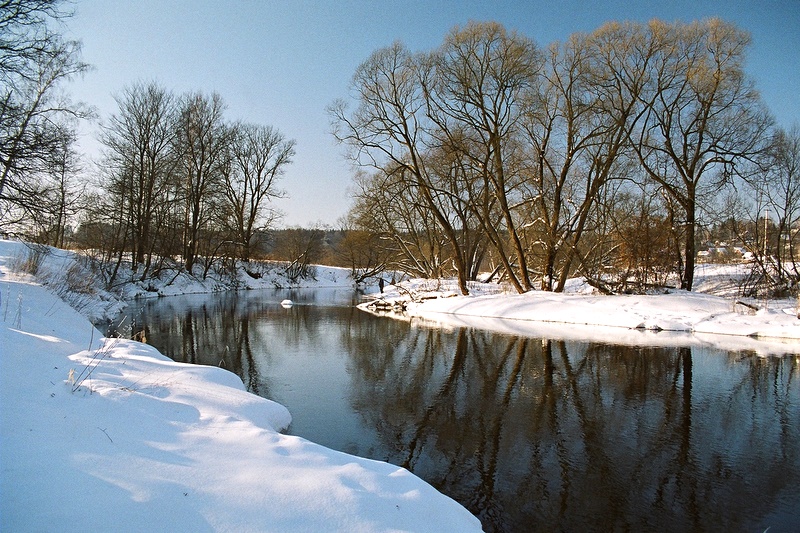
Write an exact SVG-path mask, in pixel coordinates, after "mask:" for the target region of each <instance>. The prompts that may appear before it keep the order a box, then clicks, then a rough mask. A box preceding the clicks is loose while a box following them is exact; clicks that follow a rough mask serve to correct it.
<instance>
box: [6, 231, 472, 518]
mask: <svg viewBox="0 0 800 533" xmlns="http://www.w3.org/2000/svg"><path fill="white" fill-rule="evenodd" d="M19 249H20V245H18V244H16V243H9V242H8V241H0V296H1V297H2V300H0V319H1V320H0V406H1V408H0V493H1V494H2V495H3V497H2V498H1V499H0V524H1V525H2V527H1V529H2V530H3V531H192V532H198V531H348V532H351V531H432V532H433V531H437V532H438V531H454V532H455V531H459V532H460V531H479V530H480V523H479V522H478V520H477V519H476V518H475V517H473V516H472V515H471V514H470V513H469V512H467V511H466V510H465V509H464V508H463V507H461V506H460V505H459V504H457V503H456V502H454V501H453V500H451V499H450V498H448V497H446V496H444V495H442V494H440V493H439V492H438V491H436V490H435V489H433V488H432V487H431V486H430V485H428V484H427V483H425V482H424V481H422V480H420V479H419V478H417V477H416V476H414V475H412V474H410V473H409V472H408V471H407V470H405V469H402V468H398V467H396V466H392V465H389V464H387V463H382V462H378V461H371V460H367V459H362V458H358V457H354V456H351V455H347V454H344V453H340V452H336V451H333V450H330V449H327V448H324V447H322V446H319V445H316V444H314V443H311V442H308V441H306V440H304V439H301V438H298V437H293V436H287V435H283V434H281V433H279V430H281V429H282V428H285V427H286V426H287V425H288V424H289V422H290V420H291V418H290V416H289V413H288V412H287V411H286V409H285V408H284V407H282V406H280V405H278V404H276V403H274V402H271V401H269V400H266V399H263V398H260V397H258V396H255V395H252V394H249V393H247V392H245V391H244V388H243V385H242V383H241V381H240V380H239V378H238V377H236V376H235V375H234V374H231V373H230V372H227V371H225V370H222V369H219V368H215V367H200V366H194V365H184V364H179V363H175V362H173V361H171V360H169V359H168V358H166V357H165V356H163V355H161V354H160V353H158V352H157V351H156V350H155V349H153V348H152V347H150V346H147V345H145V344H141V343H137V342H133V341H127V340H118V339H101V338H100V334H99V332H98V331H96V330H95V329H94V328H93V326H92V325H91V324H90V322H89V321H88V320H87V319H86V318H84V317H83V316H81V315H80V314H78V313H77V312H76V311H75V310H74V309H72V308H70V307H69V306H68V305H66V304H65V303H64V302H63V301H62V300H61V299H59V298H58V297H57V296H55V295H54V294H52V293H51V292H48V291H47V290H45V289H44V288H43V287H41V286H39V285H37V284H36V283H34V282H33V281H32V280H31V279H30V278H29V277H27V276H17V275H15V274H13V273H10V272H9V270H8V263H9V261H12V260H15V258H18V253H19ZM87 306H88V303H87ZM87 308H88V307H87Z"/></svg>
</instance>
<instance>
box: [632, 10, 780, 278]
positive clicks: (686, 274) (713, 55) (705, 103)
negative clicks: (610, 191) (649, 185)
mask: <svg viewBox="0 0 800 533" xmlns="http://www.w3.org/2000/svg"><path fill="white" fill-rule="evenodd" d="M647 35H648V39H649V40H650V41H651V42H652V43H653V44H652V47H653V48H654V49H656V50H658V52H659V53H658V54H657V55H656V56H654V57H653V59H652V61H651V64H650V65H649V69H650V72H651V76H650V79H649V82H648V84H647V85H646V87H645V90H644V91H643V93H642V97H641V103H642V104H643V105H644V106H645V108H646V115H645V116H644V117H643V120H642V121H641V122H640V124H639V127H638V128H637V129H636V130H635V131H634V132H633V134H632V135H631V141H632V145H633V147H634V148H635V150H636V153H637V154H638V157H639V160H640V162H641V164H642V166H643V167H644V169H645V170H646V172H647V174H648V175H649V177H650V178H651V179H652V180H654V181H655V182H657V183H658V184H659V185H660V186H661V187H663V189H664V191H666V193H667V194H669V196H670V197H671V198H672V200H673V202H674V207H676V208H677V209H679V210H680V211H679V213H678V219H677V220H676V228H679V229H680V230H681V231H680V237H681V241H682V243H683V244H682V264H681V265H679V273H680V278H681V288H684V289H687V290H691V289H692V285H693V282H694V264H695V255H696V243H695V240H696V239H695V234H696V227H697V217H698V211H699V209H700V208H701V205H702V202H701V198H702V196H703V194H704V191H706V193H708V192H710V191H712V190H714V189H718V188H719V187H720V186H721V185H722V184H723V183H725V182H726V181H727V178H728V177H730V176H731V175H733V173H734V172H735V169H736V166H737V165H741V164H742V163H745V162H746V161H748V160H752V159H753V158H754V157H755V156H756V155H757V154H758V153H759V152H761V151H763V149H764V147H765V146H766V143H765V142H764V141H765V135H766V133H767V132H768V130H769V128H770V127H771V125H772V119H771V117H770V116H769V114H768V113H767V112H766V110H765V108H764V106H763V104H762V102H761V100H760V97H759V95H758V92H757V91H756V90H755V88H754V86H753V83H752V81H751V80H750V79H749V78H748V77H747V75H746V74H745V72H744V59H745V52H746V49H747V46H748V44H749V42H750V38H749V36H748V35H747V34H746V33H745V32H743V31H742V30H739V29H738V28H736V27H735V26H733V25H732V24H729V23H726V22H723V21H721V20H719V19H710V20H706V21H703V22H694V23H691V24H681V23H676V24H673V25H669V24H666V23H663V22H661V21H657V20H656V21H652V22H651V23H650V24H649V25H648V34H647Z"/></svg>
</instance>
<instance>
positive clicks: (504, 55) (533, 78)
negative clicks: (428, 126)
mask: <svg viewBox="0 0 800 533" xmlns="http://www.w3.org/2000/svg"><path fill="white" fill-rule="evenodd" d="M428 62H429V65H430V67H429V69H428V71H427V72H426V73H425V76H424V79H423V82H424V88H425V94H426V96H427V100H426V103H427V112H428V115H429V116H430V117H431V119H432V120H433V122H434V123H435V125H436V128H437V129H436V131H434V137H435V138H439V139H441V141H440V142H441V143H442V144H443V145H444V146H445V147H449V148H450V149H451V150H453V151H456V152H460V153H461V154H463V155H464V156H466V158H468V162H469V165H468V166H465V167H462V168H465V169H466V170H467V172H466V173H462V174H459V173H455V174H453V176H467V177H469V178H471V179H473V180H477V181H478V182H479V183H480V185H481V186H482V188H483V192H482V193H481V194H480V198H481V199H482V200H483V201H482V203H481V204H480V206H481V211H482V214H483V226H482V229H483V231H484V232H485V234H486V236H487V237H488V239H489V241H490V242H491V243H492V245H493V246H494V249H495V251H496V252H497V256H498V258H499V260H500V261H501V262H502V264H503V267H504V269H505V273H506V275H507V276H508V279H509V280H510V282H511V284H512V285H513V286H514V287H515V288H516V289H517V290H518V291H519V292H524V291H526V290H529V289H531V288H532V287H533V284H532V282H531V277H530V272H529V267H528V254H527V249H526V246H525V244H524V239H523V236H522V231H521V227H520V223H521V222H520V220H519V218H518V217H517V216H516V214H515V211H516V208H517V206H518V204H519V203H520V201H521V199H522V194H521V193H520V186H521V183H522V179H523V177H522V173H521V165H520V161H521V160H522V159H523V157H522V154H521V153H520V145H519V143H518V142H517V139H518V138H519V136H520V135H521V133H522V131H523V117H524V102H525V98H526V95H527V94H528V93H529V92H530V91H531V90H532V89H533V87H534V86H535V84H536V82H537V76H538V73H539V70H540V68H541V56H540V54H539V51H538V48H537V47H536V45H535V44H534V43H533V41H531V40H530V39H528V38H526V37H524V36H522V35H519V34H516V33H513V32H507V31H506V30H505V28H504V27H503V26H501V25H500V24H497V23H477V22H471V23H469V24H467V25H466V26H465V27H463V28H458V27H456V28H454V29H453V30H452V31H451V32H450V33H449V34H448V35H447V36H446V37H445V40H444V43H443V45H442V46H441V47H440V48H439V49H437V50H436V51H434V52H433V53H432V54H431V55H430V56H429V58H428ZM495 214H497V215H499V217H496V216H494V215H495Z"/></svg>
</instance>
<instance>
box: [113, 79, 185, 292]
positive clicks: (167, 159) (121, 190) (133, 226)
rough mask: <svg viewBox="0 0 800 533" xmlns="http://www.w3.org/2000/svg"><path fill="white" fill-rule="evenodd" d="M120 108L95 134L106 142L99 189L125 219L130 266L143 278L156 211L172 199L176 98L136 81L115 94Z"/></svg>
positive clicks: (159, 229)
mask: <svg viewBox="0 0 800 533" xmlns="http://www.w3.org/2000/svg"><path fill="white" fill-rule="evenodd" d="M116 101H117V105H118V106H119V111H118V113H117V114H114V115H112V116H111V117H110V119H109V120H108V122H107V123H106V124H105V126H104V127H103V131H102V134H101V137H100V140H101V142H102V143H103V144H104V145H105V147H106V151H105V155H104V160H105V163H104V167H105V168H106V171H107V179H108V180H113V181H114V182H116V183H115V184H112V183H108V182H107V183H106V184H105V186H104V188H105V189H106V190H108V191H109V193H112V194H113V195H114V197H115V198H116V200H115V204H116V205H115V209H117V210H120V212H121V214H122V215H123V216H122V219H123V220H124V221H125V230H124V231H125V233H126V235H128V238H127V239H126V240H127V242H128V243H129V246H130V248H131V250H132V252H133V255H132V258H133V266H134V270H136V268H137V265H143V266H144V268H143V269H142V272H141V278H142V279H144V278H145V277H146V276H147V272H148V270H149V267H150V264H151V261H152V256H153V252H154V248H155V246H156V244H157V241H158V238H159V235H160V234H163V232H164V230H165V229H166V228H165V227H164V226H163V224H164V222H166V221H165V220H164V217H159V216H158V214H159V212H160V210H161V209H163V207H164V205H165V204H166V203H167V201H168V199H169V197H170V196H172V197H174V190H175V180H174V178H175V173H176V169H177V158H176V157H175V152H174V146H175V143H174V139H175V133H176V128H175V124H176V120H177V102H176V98H175V96H174V95H173V94H172V93H171V92H169V91H168V90H166V89H165V88H163V87H161V86H159V85H158V84H156V83H154V82H150V83H146V84H145V83H136V84H134V85H132V86H130V87H127V88H125V89H123V91H122V93H121V94H120V95H119V96H117V97H116Z"/></svg>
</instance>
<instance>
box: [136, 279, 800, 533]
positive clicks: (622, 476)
mask: <svg viewBox="0 0 800 533" xmlns="http://www.w3.org/2000/svg"><path fill="white" fill-rule="evenodd" d="M256 296H257V295H250V294H249V295H247V296H244V297H243V296H241V295H228V296H217V297H215V298H213V299H212V298H208V297H206V299H205V300H203V299H198V300H197V301H194V302H192V301H190V304H186V303H185V302H177V301H176V303H175V304H174V305H173V304H170V303H168V302H167V299H165V301H164V302H158V303H157V304H152V305H146V306H144V308H143V309H142V313H141V314H140V316H138V317H137V320H139V321H140V322H139V323H146V324H147V328H148V338H149V339H150V340H151V342H153V344H155V345H156V346H157V347H158V348H159V349H160V350H161V351H162V352H163V353H165V354H166V355H169V356H170V357H172V358H174V359H176V360H179V361H187V362H197V363H204V364H214V365H220V366H225V367H226V368H228V369H230V370H232V371H234V372H237V373H238V374H239V375H240V376H241V377H242V379H243V381H244V382H245V384H246V386H247V387H248V389H249V390H251V391H253V392H255V393H258V394H261V395H263V396H266V397H273V398H276V399H279V400H280V401H284V400H283V399H281V398H279V397H276V396H275V395H273V394H271V392H272V390H273V389H274V388H275V387H276V383H278V382H280V380H281V379H282V378H281V377H280V376H279V374H280V372H281V371H282V370H281V369H282V368H284V367H286V366H287V365H289V364H293V365H302V372H301V373H300V374H296V373H295V374H292V377H291V379H292V380H296V379H308V380H309V384H308V385H303V384H297V387H299V388H301V389H303V394H304V395H305V396H312V397H313V396H314V395H320V396H321V395H322V391H321V390H320V389H319V387H320V384H323V385H324V386H326V387H341V388H342V389H343V390H341V391H338V392H336V393H335V394H330V395H327V396H326V398H330V397H333V398H341V402H342V404H343V405H342V406H340V407H341V409H346V410H347V411H348V412H351V413H352V414H353V418H355V419H357V420H359V424H358V427H357V428H356V429H355V430H354V429H352V428H351V426H348V425H346V424H341V425H336V424H333V425H332V426H331V427H332V429H331V431H354V432H356V433H358V434H355V435H352V436H350V437H349V440H348V442H352V443H354V444H352V447H349V446H348V449H347V450H346V451H348V452H351V453H357V454H359V455H364V456H371V457H373V458H376V459H381V460H388V461H389V462H392V463H394V464H398V465H402V466H405V467H406V468H408V469H410V470H412V471H413V472H414V473H416V474H417V475H419V476H420V477H422V478H424V479H426V480H427V481H428V482H430V483H431V484H432V485H434V486H435V487H437V488H439V489H440V490H441V491H442V492H444V493H446V494H448V495H450V496H451V497H453V498H454V499H456V500H458V501H460V502H461V503H462V504H464V505H465V506H466V507H468V508H469V509H470V510H471V511H472V512H474V513H475V514H476V515H478V516H479V518H480V519H481V521H482V523H483V525H484V529H485V530H486V531H536V530H541V531H552V530H563V531H577V530H580V531H586V530H595V531H610V530H622V531H627V530H630V531H663V530H665V529H668V530H671V531H744V530H761V531H763V530H765V529H766V528H768V527H769V528H770V532H771V533H774V532H776V531H789V530H791V528H792V527H796V526H797V524H798V523H800V453H798V452H800V438H799V437H800V386H798V383H797V380H798V378H799V377H800V368H798V358H797V357H782V358H778V357H775V358H759V357H756V356H754V355H752V354H747V353H741V352H739V353H726V352H721V351H717V350H711V349H706V348H702V347H694V348H688V347H674V348H663V347H634V346H617V345H610V344H600V343H580V342H565V341H559V340H548V339H534V338H525V337H512V336H507V335H499V334H494V333H489V332H484V331H477V330H471V329H459V330H456V331H444V330H438V329H428V328H422V327H413V326H411V325H409V324H408V323H403V322H398V321H392V320H390V319H380V318H376V317H372V316H370V315H367V314H365V313H361V312H359V311H357V310H354V309H352V308H351V307H335V306H334V307H331V306H303V305H299V306H296V307H295V308H293V309H291V310H290V311H287V310H285V309H281V308H280V307H279V306H278V305H277V302H279V301H280V299H282V298H283V297H286V294H285V293H279V294H276V295H274V296H272V297H271V298H266V299H265V298H264V297H263V296H261V297H256ZM301 298H302V296H301V295H298V294H294V295H292V299H293V300H296V301H299V300H300V299H301ZM165 305H167V307H166V308H165V307H164V306H165ZM153 306H160V307H159V310H158V311H157V312H156V311H155V310H154V309H155V307H153ZM170 306H172V307H170ZM148 309H149V314H148ZM156 315H158V316H159V317H160V318H156V317H155V316H156ZM287 357H291V358H293V362H292V363H287V362H286V358H287ZM323 357H325V358H327V359H326V360H334V361H335V362H336V365H338V367H339V368H340V370H332V367H331V366H330V365H329V364H328V365H326V364H322V363H321V360H322V358H323ZM336 372H341V374H342V375H343V376H345V377H344V379H343V380H341V381H339V380H337V379H336V378H335V376H333V375H332V374H335V373H336ZM298 376H299V377H298ZM276 392H279V391H276ZM284 403H286V404H287V407H289V409H290V411H292V414H293V416H294V417H295V418H298V417H303V416H304V413H302V412H297V411H296V409H298V406H297V405H292V404H291V402H290V401H284ZM329 408H332V407H331V406H329V405H318V406H316V407H314V409H319V410H325V409H329ZM336 416H340V415H337V414H335V412H334V414H332V415H331V417H334V418H335V417H336ZM345 426H347V428H350V429H345ZM337 438H338V437H337ZM324 439H325V437H324V436H323V437H320V436H319V435H315V436H314V440H317V441H320V443H321V444H326V442H324ZM332 440H336V439H332ZM339 441H340V440H336V442H339ZM327 445H330V444H327Z"/></svg>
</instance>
